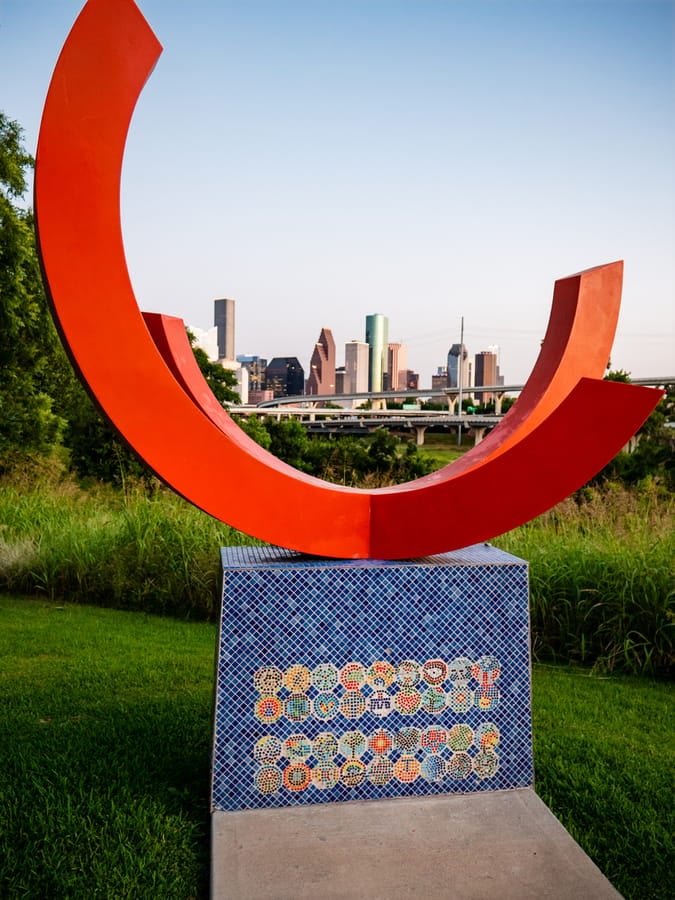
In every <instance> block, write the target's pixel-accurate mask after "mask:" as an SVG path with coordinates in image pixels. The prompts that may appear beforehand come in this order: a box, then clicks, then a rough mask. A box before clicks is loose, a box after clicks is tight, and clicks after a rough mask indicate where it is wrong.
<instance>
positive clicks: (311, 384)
mask: <svg viewBox="0 0 675 900" xmlns="http://www.w3.org/2000/svg"><path fill="white" fill-rule="evenodd" d="M305 393H306V394H334V393H335V341H334V340H333V332H332V331H331V330H330V328H322V329H321V334H320V335H319V340H318V341H317V342H316V344H315V345H314V352H313V353H312V358H311V360H310V363H309V377H308V379H307V385H306V387H305Z"/></svg>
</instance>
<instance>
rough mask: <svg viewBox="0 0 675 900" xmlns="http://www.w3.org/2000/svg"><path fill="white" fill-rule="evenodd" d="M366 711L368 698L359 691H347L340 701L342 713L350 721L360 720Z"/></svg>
mask: <svg viewBox="0 0 675 900" xmlns="http://www.w3.org/2000/svg"><path fill="white" fill-rule="evenodd" d="M365 711H366V698H365V697H364V696H363V694H361V693H359V691H345V693H344V694H343V695H342V697H341V699H340V712H341V713H342V715H343V716H346V717H347V718H348V719H358V718H359V717H360V716H362V715H363V714H364V712H365Z"/></svg>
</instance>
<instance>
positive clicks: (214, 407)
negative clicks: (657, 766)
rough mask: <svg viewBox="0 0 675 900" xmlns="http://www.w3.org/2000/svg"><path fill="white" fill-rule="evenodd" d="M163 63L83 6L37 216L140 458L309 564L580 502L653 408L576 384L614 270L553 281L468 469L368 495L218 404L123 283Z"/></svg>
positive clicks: (59, 289)
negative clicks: (575, 443) (124, 209)
mask: <svg viewBox="0 0 675 900" xmlns="http://www.w3.org/2000/svg"><path fill="white" fill-rule="evenodd" d="M160 51H161V48H160V45H159V43H158V42H157V40H156V38H155V37H154V35H153V34H152V32H151V30H150V28H149V27H148V25H147V23H146V22H145V20H144V18H143V16H142V15H141V13H140V12H139V10H138V9H137V7H136V6H135V4H134V3H133V2H131V0H114V2H113V0H89V2H88V3H87V5H86V6H85V8H84V9H83V11H82V13H81V14H80V16H79V18H78V20H77V21H76V23H75V25H74V27H73V29H72V31H71V33H70V35H69V37H68V40H67V41H66V44H65V46H64V49H63V51H62V53H61V56H60V58H59V61H58V63H57V66H56V69H55V72H54V76H53V78H52V83H51V85H50V89H49V93H48V96H47V101H46V104H45V110H44V114H43V120H42V127H41V131H40V139H39V144H38V151H37V166H36V182H35V206H36V219H37V225H38V239H39V247H40V253H41V258H42V264H43V269H44V272H45V275H46V280H47V283H48V290H49V292H50V296H51V301H52V305H53V309H54V312H55V317H56V319H57V322H58V325H59V328H60V330H61V333H62V335H63V337H64V340H65V342H66V343H67V345H68V348H69V352H70V353H71V356H72V359H73V361H74V363H75V365H76V367H77V368H78V369H79V371H80V373H81V376H82V377H83V379H84V380H85V382H86V383H87V384H88V386H89V388H90V390H91V391H92V393H93V394H94V396H95V397H96V399H97V400H98V402H99V404H100V405H101V407H102V409H103V410H104V412H105V413H106V415H107V416H108V417H109V418H110V420H111V421H112V422H113V424H114V425H115V426H116V427H117V428H118V430H119V431H120V432H121V433H122V434H123V436H124V437H125V438H126V439H127V440H128V441H129V442H130V443H131V444H132V446H133V447H134V448H135V449H136V451H137V452H138V453H139V454H140V456H141V457H143V459H145V460H146V462H147V463H148V464H149V465H150V466H151V467H152V468H153V469H154V470H155V471H156V472H157V474H158V475H159V476H160V477H161V478H163V479H164V480H165V481H166V482H167V483H168V484H170V485H171V486H172V487H173V488H174V489H175V490H177V491H178V492H179V493H181V494H183V496H185V497H186V498H187V499H189V500H190V501H191V502H192V503H194V504H195V505H196V506H198V507H200V508H201V509H204V510H205V511H206V512H208V513H210V514H211V515H213V516H215V517H217V518H220V519H222V520H223V521H226V522H228V523H229V524H231V525H234V526H235V527H237V528H239V529H241V530H242V531H245V532H247V533H249V534H251V535H254V536H256V537H259V538H261V539H263V540H267V541H270V542H272V543H277V544H281V545H283V546H286V547H289V548H292V549H296V550H301V551H304V552H307V553H312V554H316V555H325V556H336V557H346V558H362V557H369V556H371V557H378V558H385V559H386V558H389V559H400V558H405V557H408V556H417V555H426V554H429V553H435V552H440V551H443V550H451V549H454V548H456V547H460V546H463V545H465V544H469V543H473V542H475V541H477V540H484V539H487V538H489V537H492V536H493V535H495V534H498V533H501V532H503V531H506V530H508V529H510V528H513V527H515V526H516V525H518V524H520V523H521V522H523V521H526V520H527V519H529V518H532V517H533V516H535V515H537V514H538V513H540V512H542V511H543V510H545V509H547V508H548V507H550V506H551V505H553V504H554V503H555V502H557V501H558V500H559V499H561V498H562V497H563V496H565V495H566V494H567V493H569V492H570V491H571V490H574V488H575V487H578V486H579V485H580V484H582V483H583V482H584V481H586V480H587V479H588V477H590V476H591V475H592V474H593V473H594V472H595V471H597V469H599V468H601V467H602V465H603V464H604V463H605V462H606V461H607V460H608V459H610V458H611V457H612V456H613V455H614V454H615V453H616V452H617V451H618V450H619V449H620V447H621V446H622V444H623V443H625V441H626V440H627V439H628V438H629V437H630V436H631V435H632V434H633V433H634V432H635V430H637V428H638V427H639V426H640V424H641V423H642V421H644V419H645V418H646V417H647V415H648V414H649V412H650V411H651V409H652V408H653V406H654V405H655V404H656V402H658V399H659V397H660V396H661V392H659V391H653V390H650V389H646V388H637V387H634V386H630V385H620V386H617V385H613V384H610V383H607V382H600V381H593V380H589V379H588V378H585V377H584V378H582V379H581V381H579V379H580V377H581V376H591V378H597V377H598V376H599V375H601V374H602V372H603V371H604V367H605V365H606V362H607V359H608V357H609V348H610V346H611V340H612V337H613V332H614V326H615V321H616V314H617V310H618V302H619V297H620V289H621V264H620V263H615V264H612V265H610V266H604V267H599V268H598V269H594V270H589V272H585V273H581V274H580V275H577V276H573V277H572V278H570V279H563V280H562V281H560V282H558V283H557V284H556V290H555V296H554V306H553V312H552V316H551V322H550V324H549V330H548V332H547V336H546V341H545V345H544V349H543V350H542V353H541V354H540V359H539V361H538V363H537V366H536V367H535V370H534V372H533V376H532V377H531V379H530V380H529V381H528V385H527V387H526V389H525V391H524V392H523V395H522V396H521V399H520V400H519V402H518V403H517V404H516V406H515V407H514V409H513V410H512V411H511V413H510V414H509V416H507V417H506V419H505V421H504V422H503V423H502V425H501V426H500V428H499V429H497V430H496V431H495V433H494V436H491V437H490V438H489V439H486V440H485V441H483V442H482V444H480V445H479V446H478V447H477V448H476V449H475V451H474V452H473V453H472V454H471V455H467V458H466V459H465V461H464V462H463V463H462V464H461V465H460V466H457V464H453V466H452V467H449V468H446V469H444V470H441V472H439V473H434V475H432V476H428V477H427V478H423V479H420V480H419V481H416V482H411V483H409V484H407V485H402V486H399V487H397V488H393V489H384V490H380V491H358V490H352V489H348V488H343V487H339V486H336V485H329V484H327V483H325V482H322V481H320V480H318V479H315V478H311V477H309V476H306V475H304V474H302V473H300V472H298V471H297V470H295V469H292V468H290V467H289V466H286V465H285V464H283V463H281V462H280V461H279V460H277V459H276V458H275V457H273V456H271V455H270V454H268V453H266V452H265V451H263V450H262V449H261V448H260V447H258V445H257V444H255V443H254V442H253V441H251V440H250V439H249V438H248V437H247V436H246V435H245V434H244V433H243V432H242V431H241V429H239V428H238V427H237V426H236V425H235V423H234V422H233V421H232V420H231V419H230V417H229V416H228V415H227V414H226V413H225V412H224V411H223V410H222V408H221V407H220V406H219V405H218V403H217V401H216V400H215V398H214V397H213V396H212V395H211V393H210V391H209V390H208V387H207V386H206V384H205V382H204V381H203V379H202V377H201V373H199V371H198V369H197V367H196V366H195V365H194V359H192V355H191V351H190V352H189V345H188V344H187V341H186V340H185V335H184V332H183V334H182V335H181V334H180V330H181V329H182V324H178V325H177V324H176V323H180V320H171V319H170V318H169V317H164V316H159V317H157V318H153V314H146V317H145V320H144V318H143V316H142V315H141V313H140V311H139V309H138V306H137V304H136V300H135V297H134V294H133V289H132V286H131V282H130V279H129V276H128V272H127V268H126V262H125V258H124V247H123V242H122V232H121V225H120V209H119V192H120V176H121V168H122V159H123V152H124V143H125V140H126V134H127V130H128V126H129V122H130V120H131V115H132V113H133V109H134V106H135V103H136V100H137V97H138V95H139V94H140V91H141V90H142V88H143V85H144V83H145V81H146V79H147V77H148V75H149V74H150V71H151V69H152V67H153V66H154V64H155V62H156V60H157V58H158V56H159V53H160ZM93 298H95V299H93ZM600 398H603V399H600ZM590 403H593V404H595V403H602V404H606V405H609V406H611V409H612V412H613V415H612V416H610V417H609V418H605V417H603V419H602V420H600V419H599V418H597V417H595V416H590V415H587V412H588V408H589V407H588V404H590ZM579 423H582V425H583V426H584V427H587V429H588V430H589V431H590V439H589V432H588V431H587V433H586V435H585V440H584V453H583V455H581V454H579V455H578V456H572V455H571V454H570V453H569V442H568V443H567V448H568V452H567V453H566V455H565V458H564V459H563V458H562V457H561V455H560V443H559V439H560V435H561V434H562V433H563V432H564V431H565V429H571V428H572V427H575V428H576V427H579ZM498 432H499V436H498V434H497V433H498ZM589 447H590V450H589ZM478 509H479V510H480V515H478V513H477V512H475V511H476V510H478Z"/></svg>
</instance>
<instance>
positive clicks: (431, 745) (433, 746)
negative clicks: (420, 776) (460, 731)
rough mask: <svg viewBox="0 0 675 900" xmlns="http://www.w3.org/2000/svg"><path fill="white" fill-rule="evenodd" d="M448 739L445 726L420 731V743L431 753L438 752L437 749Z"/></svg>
mask: <svg viewBox="0 0 675 900" xmlns="http://www.w3.org/2000/svg"><path fill="white" fill-rule="evenodd" d="M447 740H448V732H447V731H446V729H445V728H435V727H433V726H432V727H431V728H427V729H426V730H425V731H423V732H422V738H421V741H420V743H421V745H422V749H423V750H429V751H430V752H431V753H438V751H439V750H440V749H441V748H442V747H445V745H446V743H447Z"/></svg>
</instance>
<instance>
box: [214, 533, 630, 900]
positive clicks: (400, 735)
mask: <svg viewBox="0 0 675 900" xmlns="http://www.w3.org/2000/svg"><path fill="white" fill-rule="evenodd" d="M222 563H223V605H222V614H221V626H220V635H219V643H218V660H217V677H216V699H215V729H214V754H213V783H212V812H213V865H212V873H213V878H212V894H213V896H214V897H216V898H224V897H236V898H239V897H249V896H250V897H256V898H258V897H267V896H269V897H278V898H281V897H286V896H288V897H300V896H303V897H304V896H308V897H309V896H321V897H322V898H327V897H362V896H363V897H366V896H367V897H376V896H387V897H388V900H391V898H392V897H398V896H400V897H408V896H417V895H420V896H426V897H436V896H438V897H443V896H446V894H445V893H443V892H441V893H438V892H435V889H433V890H432V887H431V885H432V882H433V879H432V882H429V885H428V886H427V885H425V883H424V879H423V880H422V882H421V883H416V886H415V887H414V889H413V888H412V887H411V888H410V890H408V891H405V890H403V889H402V888H401V890H400V891H399V892H398V893H397V892H396V887H395V886H396V884H397V883H400V885H403V884H406V883H407V879H408V876H407V875H406V872H407V870H408V864H409V862H410V860H409V857H410V854H411V853H413V854H422V857H423V858H422V860H421V861H420V860H419V859H418V860H417V862H416V871H419V872H421V873H422V874H421V875H420V876H419V877H422V876H423V875H424V873H425V872H428V875H429V876H430V877H431V875H432V874H433V873H434V872H436V875H434V878H436V877H437V876H438V872H439V871H440V872H446V871H450V869H454V868H456V867H457V865H458V860H459V859H460V857H463V858H465V862H464V863H462V865H464V864H466V865H469V866H470V865H471V859H472V858H474V859H475V858H477V857H480V858H481V859H486V858H487V857H486V856H485V854H486V851H487V850H489V849H490V848H491V847H493V846H494V845H495V840H496V839H497V838H498V843H499V842H500V841H501V842H503V841H504V840H506V841H507V843H508V842H511V844H513V841H512V839H513V833H511V832H510V831H509V830H508V826H505V825H504V821H502V820H503V817H504V810H503V809H501V807H500V809H497V807H498V806H499V804H503V802H504V801H503V800H499V799H495V798H503V797H507V798H508V797H510V796H511V797H515V796H516V795H519V796H523V795H524V794H527V795H529V794H531V795H532V797H533V798H534V801H536V797H535V795H534V794H533V793H532V791H531V786H532V783H533V766H532V738H531V705H530V659H529V616H528V570H527V564H526V563H525V562H524V561H523V560H520V559H517V558H515V557H513V556H510V555H509V554H506V553H503V552H501V551H499V550H497V549H496V548H493V547H491V546H489V545H484V544H481V545H476V546H473V547H467V548H464V549H463V550H460V551H455V552H453V553H448V554H443V555H439V556H434V557H427V558H424V559H416V560H405V561H394V562H389V561H378V560H358V561H351V560H333V559H317V558H315V557H306V556H303V555H301V554H298V553H294V552H292V551H288V550H283V549H281V548H275V547H230V548H224V549H223V550H222ZM363 801H369V802H363ZM534 801H532V802H534ZM453 802H454V803H455V807H454V808H453V806H452V803H453ZM458 803H459V804H460V806H457V804H458ZM466 803H469V806H468V807H467V806H466ZM420 804H421V805H420ZM430 804H433V806H432V805H430ZM491 804H492V805H494V804H497V806H496V807H495V812H494V814H493V813H490V809H491ZM514 808H515V807H514ZM472 809H473V810H474V811H475V812H472V811H471V810H472ZM543 809H544V812H545V813H546V815H547V816H549V817H550V818H551V819H553V817H552V816H551V814H550V813H549V812H548V810H546V807H543ZM439 810H440V811H439ZM479 810H483V814H484V817H485V821H484V826H482V832H481V834H482V837H478V836H477V833H474V834H473V838H472V843H471V844H470V845H469V844H466V827H465V824H463V822H464V820H465V819H466V817H467V816H469V817H471V816H474V818H476V816H477V819H476V821H478V820H479V819H480V818H481V814H480V812H479ZM495 815H496V816H497V818H495ZM439 816H440V818H439ZM416 818H418V819H419V828H420V829H421V831H420V832H419V834H418V833H417V831H415V833H416V834H417V838H416V839H413V838H412V837H411V834H410V823H411V822H412V821H413V820H415V819H416ZM516 818H518V817H516ZM520 818H521V819H523V820H524V819H525V818H526V817H523V816H521V817H520ZM425 822H426V824H424V823H425ZM434 822H436V824H434ZM553 822H555V819H553ZM439 823H441V824H439ZM442 823H445V824H444V825H443V824H442ZM531 824H532V823H531V822H530V826H531ZM556 824H557V823H556ZM505 827H507V831H506V832H505V831H504V828H505ZM560 827H561V826H560ZM542 828H543V825H541V826H540V827H539V831H540V832H541V831H542ZM479 830H480V829H479ZM371 832H372V833H373V835H372V836H373V837H374V838H375V835H377V837H376V840H375V843H373V842H372V841H369V837H368V836H369V834H370V833H371ZM563 832H564V829H563ZM564 833H565V834H566V832H564ZM291 835H295V837H293V838H292V839H291ZM423 835H426V837H425V838H423ZM567 837H568V838H569V835H568V836H567ZM439 840H440V843H439ZM355 841H356V843H354V842H355ZM528 841H529V839H525V841H524V843H523V842H521V843H522V846H523V848H524V847H525V846H526V845H527V846H529V844H530V843H531V841H530V842H529V843H528ZM569 841H570V842H571V844H572V845H573V846H574V847H576V845H575V844H574V842H573V841H572V839H571V838H569ZM418 844H419V846H418ZM516 844H518V841H516ZM365 846H371V850H372V852H370V853H369V854H366V855H365V856H364V855H363V853H362V852H361V851H359V850H358V848H359V847H365ZM385 846H386V847H389V848H390V849H391V848H396V847H398V848H399V849H398V851H397V852H396V854H395V855H394V858H393V859H391V860H390V861H389V862H387V860H388V859H389V857H390V856H391V853H390V850H385V849H383V848H384V847H385ZM415 847H416V848H417V849H414V850H413V848H415ZM256 848H257V849H256ZM272 848H274V849H272ZM350 848H351V849H350ZM425 848H426V849H425ZM434 848H435V849H434ZM444 848H445V849H444ZM577 850H578V848H577ZM578 852H579V853H581V851H578ZM269 853H272V855H273V857H274V859H268V858H267V856H268V854H269ZM457 853H459V854H460V857H458V856H457ZM345 854H346V855H345ZM427 855H428V859H427V860H426V861H424V858H426V856H427ZM549 856H550V854H549ZM582 856H583V854H582ZM262 857H265V859H264V860H263V859H262ZM357 858H360V859H361V860H362V861H361V863H359V865H357V866H356V867H355V866H354V865H352V862H353V861H354V860H356V859H357ZM550 858H551V859H552V858H553V857H552V856H550ZM406 860H407V862H406ZM500 865H501V864H500ZM242 866H243V867H244V868H242ZM385 866H386V867H388V868H389V869H390V870H391V868H392V866H393V868H394V869H396V868H397V867H398V868H399V869H400V872H399V876H398V877H399V881H396V880H395V881H394V882H392V885H391V886H390V887H389V888H388V889H387V891H386V892H385V891H384V890H383V891H382V892H381V893H378V892H377V891H375V892H373V885H374V884H375V883H377V878H376V879H375V882H373V881H372V877H373V872H375V873H376V872H378V871H380V869H383V868H384V867H385ZM249 867H250V871H249ZM439 867H440V868H439ZM501 867H502V868H503V865H502V866H501ZM488 868H489V866H488ZM340 872H342V874H340ZM368 872H370V876H368ZM263 873H266V874H263ZM390 876H391V872H389V873H387V874H386V875H385V873H384V872H383V874H382V878H383V881H382V884H384V883H385V882H387V883H389V881H390V880H391V877H390ZM242 877H243V880H242ZM366 877H370V881H369V882H368V883H369V884H370V887H369V888H368V890H365V889H364V885H365V882H364V881H363V879H364V878H366ZM453 877H458V876H457V875H456V873H455V875H453ZM486 877H488V875H486ZM490 877H495V878H498V877H499V873H498V872H497V871H495V872H494V873H493V876H490ZM556 877H557V876H556ZM601 877H602V876H601ZM268 880H269V883H268ZM317 881H318V882H319V883H320V889H318V887H317ZM418 881H419V878H418ZM305 883H313V884H314V893H312V892H309V893H303V890H304V888H303V887H302V885H303V884H305ZM427 888H428V889H427ZM317 890H318V892H317ZM378 890H379V889H378ZM392 891H394V893H392ZM430 891H431V893H430ZM501 893H502V897H503V896H508V895H504V893H503V892H501ZM463 896H476V897H480V896H484V895H483V894H473V895H472V894H463ZM514 896H516V895H515V894H514ZM519 896H533V897H534V896H538V897H543V896H555V897H558V896H561V897H562V896H563V895H561V894H546V893H538V894H531V895H529V894H527V893H522V892H521V893H520V894H519ZM567 896H576V897H580V896H585V895H584V894H583V892H582V893H579V892H578V891H574V892H573V893H571V894H568V895H567ZM594 896H604V895H602V894H597V893H596V894H594ZM608 896H609V895H608ZM612 896H616V894H613V895H612Z"/></svg>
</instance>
